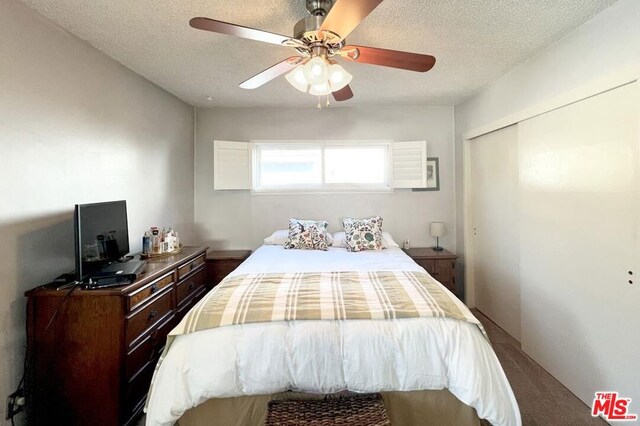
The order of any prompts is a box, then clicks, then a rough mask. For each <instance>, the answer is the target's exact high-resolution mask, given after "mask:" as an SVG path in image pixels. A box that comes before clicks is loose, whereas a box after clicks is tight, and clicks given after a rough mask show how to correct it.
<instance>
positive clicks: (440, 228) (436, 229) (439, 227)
mask: <svg viewBox="0 0 640 426" xmlns="http://www.w3.org/2000/svg"><path fill="white" fill-rule="evenodd" d="M429 231H430V233H431V236H432V237H442V236H443V235H444V231H445V229H444V223H442V222H431V226H430V228H429Z"/></svg>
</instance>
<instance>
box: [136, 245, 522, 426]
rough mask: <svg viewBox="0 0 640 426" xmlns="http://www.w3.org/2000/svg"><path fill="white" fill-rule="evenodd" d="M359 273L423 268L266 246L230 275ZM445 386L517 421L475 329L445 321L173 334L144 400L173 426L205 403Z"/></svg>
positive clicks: (377, 255)
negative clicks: (266, 396) (248, 397)
mask: <svg viewBox="0 0 640 426" xmlns="http://www.w3.org/2000/svg"><path fill="white" fill-rule="evenodd" d="M364 270H373V271H390V270H391V271H394V270H410V271H411V270H423V269H422V268H421V267H420V266H418V265H417V264H416V263H415V262H413V260H411V258H409V257H408V256H407V255H406V254H405V253H404V252H403V251H402V250H401V249H398V248H390V249H385V250H381V251H364V252H357V253H350V252H347V251H346V249H344V248H330V249H329V251H326V252H323V251H310V250H284V248H283V247H282V246H262V247H260V248H259V249H258V250H256V251H255V253H254V254H253V255H252V256H250V257H249V259H247V260H246V261H245V262H244V263H243V264H242V265H240V267H239V268H238V269H236V270H235V271H234V272H233V273H232V275H239V274H246V273H258V272H292V271H300V272H324V271H364ZM443 288H444V287H443ZM459 305H461V308H462V309H463V311H467V312H468V310H467V308H466V307H464V305H463V304H462V303H461V302H459ZM468 315H471V313H468ZM443 388H447V389H449V391H450V392H451V393H452V394H453V395H455V396H456V397H457V398H458V399H459V400H461V401H462V402H464V403H465V404H467V405H470V406H472V407H474V408H475V409H476V411H477V412H478V415H479V416H480V417H482V418H485V419H487V420H489V421H490V422H491V423H492V424H493V425H495V426H499V425H509V426H511V425H516V426H519V425H521V420H520V412H519V409H518V405H517V402H516V400H515V397H514V395H513V392H512V390H511V387H510V385H509V383H508V381H507V378H506V376H505V374H504V372H503V370H502V367H501V366H500V363H499V362H498V359H497V358H496V355H495V353H494V352H493V349H492V348H491V345H490V344H489V342H488V341H487V340H486V339H485V337H484V336H483V335H482V333H481V331H480V329H479V328H478V327H477V326H476V325H474V324H470V323H468V322H463V321H458V320H454V319H449V318H411V319H400V320H385V321H376V320H349V321H290V322H268V323H252V324H243V325H235V326H227V327H220V328H215V329H210V330H204V331H199V332H196V333H193V334H188V335H181V336H178V337H176V339H175V340H174V342H173V344H172V346H171V348H170V350H169V351H168V353H167V355H166V357H165V359H164V360H163V361H162V364H161V366H160V369H159V370H158V372H157V374H156V377H155V379H154V388H153V389H152V390H151V392H150V394H149V402H148V405H147V425H153V426H156V425H171V424H173V423H174V422H175V421H176V420H177V419H179V418H180V416H181V415H182V414H183V413H184V412H185V411H186V410H188V409H189V408H192V407H195V406H197V405H198V404H200V403H202V402H204V401H206V400H207V399H210V398H221V397H233V396H242V395H264V394H271V393H277V392H282V391H285V390H288V389H292V390H299V391H304V392H312V393H332V392H337V391H340V390H343V389H348V390H352V391H356V392H379V391H410V390H423V389H443Z"/></svg>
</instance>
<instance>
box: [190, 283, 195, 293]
mask: <svg viewBox="0 0 640 426" xmlns="http://www.w3.org/2000/svg"><path fill="white" fill-rule="evenodd" d="M193 286H194V284H193V283H190V284H189V291H193Z"/></svg>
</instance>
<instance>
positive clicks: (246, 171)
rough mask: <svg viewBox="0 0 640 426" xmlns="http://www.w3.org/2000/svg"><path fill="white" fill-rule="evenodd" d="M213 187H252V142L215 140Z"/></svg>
mask: <svg viewBox="0 0 640 426" xmlns="http://www.w3.org/2000/svg"><path fill="white" fill-rule="evenodd" d="M213 189H216V190H217V189H251V144H250V143H249V142H232V141H213Z"/></svg>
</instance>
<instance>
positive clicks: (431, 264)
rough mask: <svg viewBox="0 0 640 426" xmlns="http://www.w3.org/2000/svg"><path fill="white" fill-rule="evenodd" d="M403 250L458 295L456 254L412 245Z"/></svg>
mask: <svg viewBox="0 0 640 426" xmlns="http://www.w3.org/2000/svg"><path fill="white" fill-rule="evenodd" d="M404 252H405V253H407V254H408V255H409V257H411V258H412V259H413V260H414V261H415V262H416V263H417V264H418V265H420V266H422V267H423V268H424V269H426V270H427V272H428V273H429V274H431V276H432V277H433V278H435V279H436V280H438V281H440V282H441V283H442V284H443V285H444V286H445V287H447V288H448V289H449V290H450V291H451V292H452V293H453V294H455V295H458V289H457V287H456V259H458V256H457V255H456V254H454V253H451V252H450V251H447V250H441V251H435V250H434V249H433V248H432V247H414V248H410V249H407V250H405V251H404Z"/></svg>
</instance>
